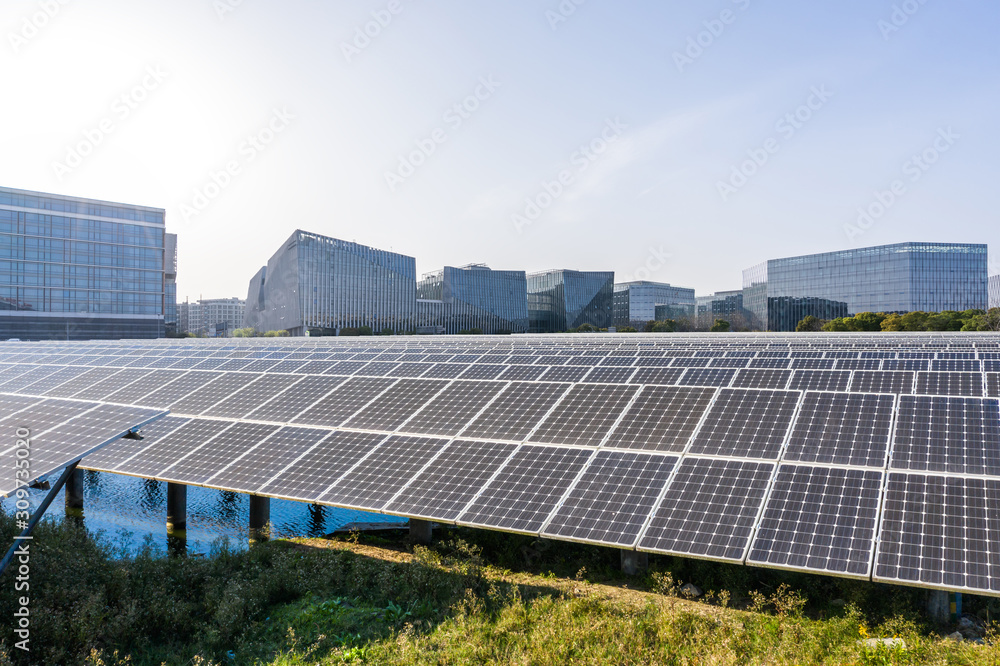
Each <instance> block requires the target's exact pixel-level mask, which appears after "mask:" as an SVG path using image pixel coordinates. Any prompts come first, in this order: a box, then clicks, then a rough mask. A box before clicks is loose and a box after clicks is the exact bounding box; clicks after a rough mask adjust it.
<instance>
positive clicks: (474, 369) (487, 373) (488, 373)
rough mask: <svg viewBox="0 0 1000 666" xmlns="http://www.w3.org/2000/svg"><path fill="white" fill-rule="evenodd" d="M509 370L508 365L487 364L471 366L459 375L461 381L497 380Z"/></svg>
mask: <svg viewBox="0 0 1000 666" xmlns="http://www.w3.org/2000/svg"><path fill="white" fill-rule="evenodd" d="M506 369H507V366H506V365H498V364H485V363H481V364H478V365H470V366H469V369H468V370H466V371H465V372H463V373H462V374H461V375H459V378H460V379H496V378H497V377H499V376H500V375H501V374H502V373H503V372H504V371H505V370H506Z"/></svg>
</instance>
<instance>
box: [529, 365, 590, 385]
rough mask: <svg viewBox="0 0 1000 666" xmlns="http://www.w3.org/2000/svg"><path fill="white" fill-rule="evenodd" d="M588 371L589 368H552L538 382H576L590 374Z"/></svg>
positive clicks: (564, 366)
mask: <svg viewBox="0 0 1000 666" xmlns="http://www.w3.org/2000/svg"><path fill="white" fill-rule="evenodd" d="M590 370H591V369H590V367H587V366H573V365H569V366H566V365H562V366H554V367H551V368H549V369H548V370H546V371H545V373H544V374H543V375H542V376H541V377H539V380H540V381H543V382H578V381H580V380H581V379H583V378H584V376H585V375H586V374H587V373H589V372H590Z"/></svg>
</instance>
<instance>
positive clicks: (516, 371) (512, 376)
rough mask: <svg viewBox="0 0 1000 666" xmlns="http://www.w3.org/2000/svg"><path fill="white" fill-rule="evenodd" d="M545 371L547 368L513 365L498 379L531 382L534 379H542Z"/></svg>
mask: <svg viewBox="0 0 1000 666" xmlns="http://www.w3.org/2000/svg"><path fill="white" fill-rule="evenodd" d="M545 370H546V368H544V367H542V366H537V365H512V366H511V367H509V368H507V370H505V371H504V372H503V374H501V375H500V376H499V377H497V379H500V380H503V381H518V380H520V381H531V380H532V379H538V378H539V377H541V376H542V373H543V372H545Z"/></svg>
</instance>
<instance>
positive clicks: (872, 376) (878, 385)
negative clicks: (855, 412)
mask: <svg viewBox="0 0 1000 666" xmlns="http://www.w3.org/2000/svg"><path fill="white" fill-rule="evenodd" d="M851 391H854V392H856V393H913V373H912V372H888V371H885V370H883V371H877V370H876V371H871V372H869V371H866V370H859V371H857V372H855V373H854V380H853V381H852V382H851Z"/></svg>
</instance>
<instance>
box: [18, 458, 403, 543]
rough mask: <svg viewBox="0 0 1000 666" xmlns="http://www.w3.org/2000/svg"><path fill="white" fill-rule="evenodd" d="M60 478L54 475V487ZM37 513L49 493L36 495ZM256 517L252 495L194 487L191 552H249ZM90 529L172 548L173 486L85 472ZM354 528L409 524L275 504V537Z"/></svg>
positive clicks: (58, 512) (58, 503) (55, 508)
mask: <svg viewBox="0 0 1000 666" xmlns="http://www.w3.org/2000/svg"><path fill="white" fill-rule="evenodd" d="M56 476H57V475H54V476H53V478H52V480H53V481H54V480H55V478H56ZM29 492H30V495H31V497H30V500H29V501H30V502H31V503H32V510H34V508H35V507H36V506H37V505H38V504H39V503H40V502H41V501H42V499H43V498H44V497H45V495H46V494H47V492H48V491H44V490H31V491H29ZM65 506H66V504H65V498H64V491H60V492H59V495H58V496H57V497H56V499H55V500H54V501H53V502H52V505H51V506H50V507H49V510H48V511H47V512H46V520H63V519H64V517H65V510H64V507H65ZM0 507H3V510H4V511H5V512H7V513H12V512H13V511H14V500H13V498H9V497H8V498H6V499H4V500H0ZM249 513H250V499H249V496H248V495H244V494H241V493H234V492H226V491H222V490H211V489H208V488H199V487H196V486H189V487H188V497H187V549H188V552H189V553H206V552H208V551H209V550H210V549H211V547H212V544H213V543H214V542H216V541H219V540H221V539H227V540H228V541H229V543H230V545H231V546H233V547H236V548H246V547H247V539H248V535H247V524H248V520H249ZM83 515H84V525H86V526H87V529H88V530H89V531H90V532H91V533H95V532H103V534H104V537H105V538H107V539H110V540H111V541H113V542H114V543H116V544H120V545H123V546H126V547H127V549H128V550H129V551H131V552H135V550H136V549H137V548H138V547H140V546H142V545H143V544H144V543H145V542H146V541H147V540H150V541H151V542H152V543H153V545H154V546H156V547H158V548H159V549H161V550H166V548H167V532H166V520H167V484H166V483H164V482H161V481H150V480H147V479H138V478H135V477H131V476H122V475H120V474H109V473H106V472H89V471H87V472H84V492H83ZM353 522H406V519H405V518H397V517H395V516H385V515H382V514H376V513H368V512H365V511H352V510H349V509H335V508H333V507H328V506H320V505H318V504H306V503H304V502H292V501H290V500H278V499H272V500H271V535H272V536H273V537H298V536H310V537H316V536H323V535H325V534H329V533H330V532H333V531H334V530H336V529H337V528H339V527H343V526H344V525H346V524H348V523H353Z"/></svg>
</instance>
